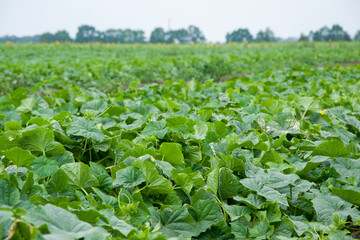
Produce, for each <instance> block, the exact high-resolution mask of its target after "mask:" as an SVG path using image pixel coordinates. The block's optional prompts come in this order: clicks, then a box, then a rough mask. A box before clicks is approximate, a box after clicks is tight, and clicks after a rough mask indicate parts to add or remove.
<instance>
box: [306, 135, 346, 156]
mask: <svg viewBox="0 0 360 240" xmlns="http://www.w3.org/2000/svg"><path fill="white" fill-rule="evenodd" d="M312 154H313V155H321V156H328V157H347V156H349V155H350V151H349V150H348V149H347V148H346V147H345V145H344V143H343V142H342V141H341V140H340V139H333V140H330V141H326V142H323V143H320V144H319V145H318V146H317V147H316V148H315V149H314V151H313V153H312Z"/></svg>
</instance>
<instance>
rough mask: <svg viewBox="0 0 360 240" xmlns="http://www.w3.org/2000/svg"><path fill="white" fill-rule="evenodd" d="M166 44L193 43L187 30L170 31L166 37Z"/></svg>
mask: <svg viewBox="0 0 360 240" xmlns="http://www.w3.org/2000/svg"><path fill="white" fill-rule="evenodd" d="M165 41H166V43H174V42H175V43H191V36H190V34H189V32H188V31H187V30H186V29H178V30H173V31H168V32H167V33H166V35H165Z"/></svg>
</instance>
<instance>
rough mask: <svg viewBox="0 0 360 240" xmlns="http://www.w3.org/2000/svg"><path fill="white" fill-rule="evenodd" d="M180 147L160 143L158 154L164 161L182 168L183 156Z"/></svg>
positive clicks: (175, 144) (174, 144) (176, 144)
mask: <svg viewBox="0 0 360 240" xmlns="http://www.w3.org/2000/svg"><path fill="white" fill-rule="evenodd" d="M181 150H182V147H181V145H180V144H178V143H168V142H165V143H162V144H161V146H160V152H161V154H162V155H163V157H164V160H165V161H167V162H169V163H172V164H175V165H179V166H184V156H183V154H182V151H181Z"/></svg>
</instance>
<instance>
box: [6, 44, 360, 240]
mask: <svg viewBox="0 0 360 240" xmlns="http://www.w3.org/2000/svg"><path fill="white" fill-rule="evenodd" d="M359 62H360V43H359V42H350V43H343V42H337V43H335V42H327V43H254V44H226V45H225V44H224V45H220V44H218V45H216V44H215V45H212V44H199V45H150V44H148V45H136V44H134V45H112V44H95V43H94V44H85V45H81V44H70V43H69V44H15V45H12V44H0V239H38V240H42V239H51V240H64V239H65V240H68V239H69V240H70V239H71V240H72V239H84V240H95V239H104V240H105V239H132V240H137V239H139V240H140V239H152V240H162V239H202V240H207V239H223V240H226V239H238V240H242V239H244V240H245V239H278V240H288V239H329V240H331V239H354V238H360V209H359V208H360V65H359Z"/></svg>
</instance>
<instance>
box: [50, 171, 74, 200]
mask: <svg viewBox="0 0 360 240" xmlns="http://www.w3.org/2000/svg"><path fill="white" fill-rule="evenodd" d="M68 185H69V178H68V176H67V174H66V173H65V172H64V171H63V170H62V169H59V170H58V171H57V172H56V173H55V174H54V175H52V176H51V179H50V181H49V182H48V184H47V186H46V189H47V190H48V192H49V193H50V194H52V193H54V192H56V193H60V192H61V191H63V190H64V189H65V188H66V187H67V186H68Z"/></svg>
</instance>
